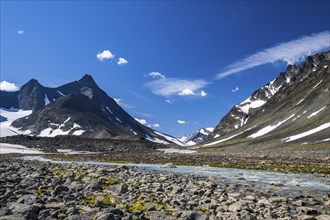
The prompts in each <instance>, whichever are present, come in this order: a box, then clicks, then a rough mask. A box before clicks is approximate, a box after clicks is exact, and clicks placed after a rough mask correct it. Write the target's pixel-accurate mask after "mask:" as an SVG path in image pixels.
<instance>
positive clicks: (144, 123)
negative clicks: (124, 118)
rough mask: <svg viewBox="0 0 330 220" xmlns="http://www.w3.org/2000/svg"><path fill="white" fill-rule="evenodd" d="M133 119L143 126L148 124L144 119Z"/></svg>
mask: <svg viewBox="0 0 330 220" xmlns="http://www.w3.org/2000/svg"><path fill="white" fill-rule="evenodd" d="M134 119H135V120H136V121H138V122H139V123H140V124H143V125H146V124H147V123H148V122H147V120H145V119H138V118H134Z"/></svg>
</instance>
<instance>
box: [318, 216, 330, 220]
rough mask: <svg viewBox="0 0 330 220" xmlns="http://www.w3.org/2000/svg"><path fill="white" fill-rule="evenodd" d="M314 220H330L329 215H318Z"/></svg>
mask: <svg viewBox="0 0 330 220" xmlns="http://www.w3.org/2000/svg"><path fill="white" fill-rule="evenodd" d="M316 220H330V215H319V216H316Z"/></svg>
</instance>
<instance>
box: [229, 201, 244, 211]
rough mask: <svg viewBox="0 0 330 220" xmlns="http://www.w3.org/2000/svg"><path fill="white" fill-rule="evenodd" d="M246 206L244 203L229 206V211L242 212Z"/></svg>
mask: <svg viewBox="0 0 330 220" xmlns="http://www.w3.org/2000/svg"><path fill="white" fill-rule="evenodd" d="M243 206H244V204H243V203H242V202H235V203H233V204H231V205H229V207H228V210H229V211H231V212H236V211H241V210H242V209H243Z"/></svg>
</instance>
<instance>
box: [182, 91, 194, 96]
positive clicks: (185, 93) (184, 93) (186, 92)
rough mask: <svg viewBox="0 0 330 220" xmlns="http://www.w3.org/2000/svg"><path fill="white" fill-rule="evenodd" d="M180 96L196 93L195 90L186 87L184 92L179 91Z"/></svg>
mask: <svg viewBox="0 0 330 220" xmlns="http://www.w3.org/2000/svg"><path fill="white" fill-rule="evenodd" d="M178 95H180V96H187V95H195V93H194V91H192V90H191V89H184V90H183V91H182V92H180V93H178Z"/></svg>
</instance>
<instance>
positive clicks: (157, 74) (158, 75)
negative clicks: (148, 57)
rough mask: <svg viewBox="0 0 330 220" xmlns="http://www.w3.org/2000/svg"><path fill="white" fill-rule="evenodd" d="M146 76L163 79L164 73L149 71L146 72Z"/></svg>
mask: <svg viewBox="0 0 330 220" xmlns="http://www.w3.org/2000/svg"><path fill="white" fill-rule="evenodd" d="M148 76H151V77H152V78H162V79H165V78H166V77H165V75H163V74H161V73H160V72H151V73H148Z"/></svg>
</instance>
